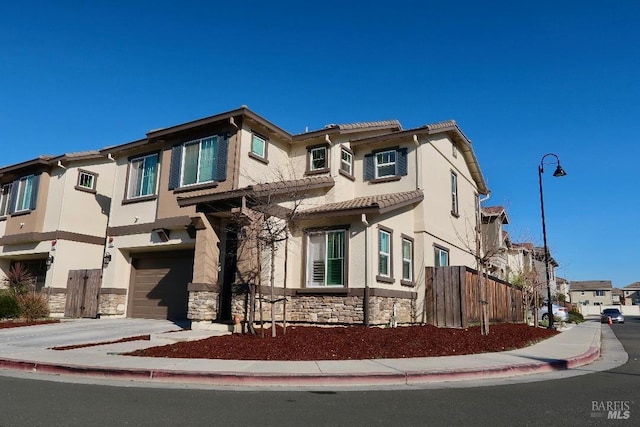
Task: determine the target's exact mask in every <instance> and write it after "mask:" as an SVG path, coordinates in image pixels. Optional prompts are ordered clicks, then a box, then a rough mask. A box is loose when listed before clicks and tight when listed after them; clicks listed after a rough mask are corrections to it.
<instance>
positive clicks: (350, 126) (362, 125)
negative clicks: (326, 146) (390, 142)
mask: <svg viewBox="0 0 640 427" xmlns="http://www.w3.org/2000/svg"><path fill="white" fill-rule="evenodd" d="M388 127H394V128H398V130H402V125H401V124H400V122H399V121H398V120H379V121H375V122H355V123H345V124H338V125H336V124H329V125H326V126H325V127H324V128H325V129H335V128H337V129H340V130H355V129H363V130H364V129H369V128H388Z"/></svg>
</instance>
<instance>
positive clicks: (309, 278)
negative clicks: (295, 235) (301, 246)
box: [305, 229, 348, 288]
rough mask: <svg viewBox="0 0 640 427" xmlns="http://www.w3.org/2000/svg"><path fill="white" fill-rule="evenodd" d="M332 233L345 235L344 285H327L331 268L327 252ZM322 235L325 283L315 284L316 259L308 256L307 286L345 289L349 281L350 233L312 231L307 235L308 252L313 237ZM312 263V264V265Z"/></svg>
mask: <svg viewBox="0 0 640 427" xmlns="http://www.w3.org/2000/svg"><path fill="white" fill-rule="evenodd" d="M331 233H342V234H343V247H342V273H343V277H342V283H341V284H327V277H328V268H329V263H328V260H329V258H328V257H327V251H328V239H329V234H331ZM318 235H321V236H322V237H323V239H324V253H323V255H322V256H323V258H322V259H323V261H324V277H323V283H322V284H318V283H315V282H314V281H313V279H312V276H313V265H312V263H313V261H314V259H313V258H311V256H307V259H306V264H307V265H306V266H305V268H306V274H307V278H306V286H307V287H311V288H344V287H345V286H346V281H347V277H346V274H347V271H346V270H347V240H346V239H347V238H348V233H347V230H345V229H331V230H322V231H311V232H308V233H306V248H307V250H309V247H310V244H311V237H312V236H318ZM310 263H311V264H310Z"/></svg>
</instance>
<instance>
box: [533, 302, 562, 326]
mask: <svg viewBox="0 0 640 427" xmlns="http://www.w3.org/2000/svg"><path fill="white" fill-rule="evenodd" d="M548 310H549V306H548V305H543V306H542V307H540V308H539V309H538V318H539V319H541V320H547V321H548V320H549V314H548V312H549V311H548ZM552 310H553V318H554V320H556V319H558V320H560V321H561V322H566V321H567V320H568V319H569V310H567V309H566V307H562V306H559V305H555V304H552Z"/></svg>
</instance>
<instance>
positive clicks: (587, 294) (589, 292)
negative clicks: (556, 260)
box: [570, 280, 613, 305]
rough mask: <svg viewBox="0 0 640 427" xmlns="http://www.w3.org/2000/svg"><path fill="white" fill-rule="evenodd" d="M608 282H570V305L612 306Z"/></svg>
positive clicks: (609, 283)
mask: <svg viewBox="0 0 640 427" xmlns="http://www.w3.org/2000/svg"><path fill="white" fill-rule="evenodd" d="M612 290H613V287H612V285H611V281H610V280H588V281H572V282H571V284H570V298H571V303H573V304H580V305H611V304H613V299H612Z"/></svg>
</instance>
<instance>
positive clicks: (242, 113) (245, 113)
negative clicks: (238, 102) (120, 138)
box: [147, 107, 292, 142]
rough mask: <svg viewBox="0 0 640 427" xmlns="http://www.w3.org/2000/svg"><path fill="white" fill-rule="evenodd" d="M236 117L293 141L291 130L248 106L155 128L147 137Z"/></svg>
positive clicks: (156, 137)
mask: <svg viewBox="0 0 640 427" xmlns="http://www.w3.org/2000/svg"><path fill="white" fill-rule="evenodd" d="M235 117H244V118H248V119H250V120H253V121H255V122H256V123H259V124H260V125H262V126H264V127H266V128H267V129H269V130H271V131H272V132H274V133H275V134H277V135H279V136H281V137H282V138H283V139H284V140H285V141H287V142H291V141H292V136H291V134H290V133H289V132H287V131H285V130H284V129H282V128H280V127H279V126H277V125H275V124H273V123H271V122H270V121H268V120H267V119H265V118H264V117H262V116H259V115H258V114H256V113H254V112H253V111H251V110H249V109H248V108H247V107H240V108H238V109H236V110H231V111H227V112H224V113H220V114H216V115H214V116H209V117H205V118H202V119H198V120H193V121H191V122H187V123H182V124H179V125H176V126H171V127H168V128H164V129H158V130H153V131H150V132H148V133H147V138H148V139H149V140H152V139H159V138H160V139H162V138H163V137H166V136H170V135H172V134H175V133H178V132H182V131H187V130H191V129H194V128H198V127H200V126H206V125H210V124H214V123H219V122H225V121H230V120H231V119H232V118H235Z"/></svg>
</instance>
